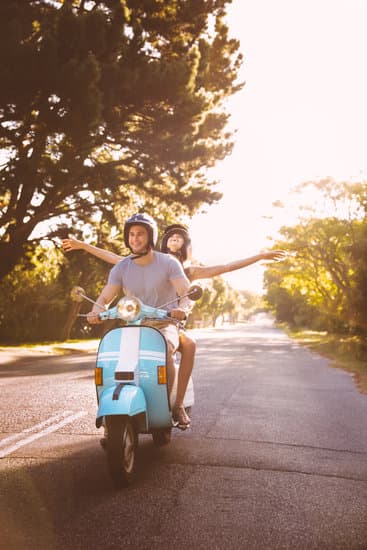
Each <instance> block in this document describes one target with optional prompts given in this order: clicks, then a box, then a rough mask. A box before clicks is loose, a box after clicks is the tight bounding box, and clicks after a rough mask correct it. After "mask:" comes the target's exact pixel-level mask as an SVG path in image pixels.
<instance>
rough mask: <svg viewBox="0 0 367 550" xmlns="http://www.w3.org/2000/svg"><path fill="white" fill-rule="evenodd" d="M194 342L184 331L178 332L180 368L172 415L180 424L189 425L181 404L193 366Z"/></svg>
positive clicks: (188, 419)
mask: <svg viewBox="0 0 367 550" xmlns="http://www.w3.org/2000/svg"><path fill="white" fill-rule="evenodd" d="M195 350H196V343H195V340H193V339H192V338H190V337H189V336H188V335H187V334H186V333H184V332H180V346H179V351H180V352H181V361H180V368H179V370H178V379H177V393H176V401H175V405H174V407H173V413H174V416H175V417H176V418H177V419H178V421H179V424H180V425H182V426H189V425H190V418H189V416H188V415H187V413H186V411H185V408H184V406H183V401H184V397H185V393H186V389H187V386H188V383H189V380H190V376H191V373H192V369H193V367H194V358H195Z"/></svg>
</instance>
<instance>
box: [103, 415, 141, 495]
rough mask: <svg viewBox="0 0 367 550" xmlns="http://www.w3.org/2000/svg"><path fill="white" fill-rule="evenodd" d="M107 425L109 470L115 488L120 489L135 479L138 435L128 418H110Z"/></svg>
mask: <svg viewBox="0 0 367 550" xmlns="http://www.w3.org/2000/svg"><path fill="white" fill-rule="evenodd" d="M106 423H107V448H106V452H107V463H108V469H109V473H110V476H111V478H112V481H113V483H114V485H115V487H116V488H117V489H120V488H122V487H127V486H128V485H129V484H130V483H131V482H132V480H133V479H134V475H135V459H136V447H137V444H136V443H137V435H136V433H135V430H134V426H133V424H132V422H131V420H130V419H129V418H128V417H125V416H109V417H107V418H106Z"/></svg>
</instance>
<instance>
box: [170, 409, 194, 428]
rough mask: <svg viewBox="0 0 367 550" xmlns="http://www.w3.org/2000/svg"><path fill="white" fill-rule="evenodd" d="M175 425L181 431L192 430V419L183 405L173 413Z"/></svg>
mask: <svg viewBox="0 0 367 550" xmlns="http://www.w3.org/2000/svg"><path fill="white" fill-rule="evenodd" d="M172 419H173V425H174V426H176V427H177V428H179V429H180V430H187V428H190V423H191V420H190V417H189V416H188V415H187V413H186V411H185V407H184V406H183V405H181V406H180V407H174V409H173V411H172Z"/></svg>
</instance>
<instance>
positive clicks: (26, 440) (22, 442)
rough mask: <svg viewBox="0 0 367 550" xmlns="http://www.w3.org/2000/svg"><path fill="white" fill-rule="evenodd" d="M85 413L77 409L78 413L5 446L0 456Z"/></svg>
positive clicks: (85, 412)
mask: <svg viewBox="0 0 367 550" xmlns="http://www.w3.org/2000/svg"><path fill="white" fill-rule="evenodd" d="M86 414H88V413H87V411H79V412H78V413H75V414H72V415H71V416H67V417H66V418H64V419H63V420H61V421H60V422H58V423H57V424H52V425H51V426H49V427H48V428H45V429H44V430H41V431H40V432H36V433H34V434H32V435H30V436H28V437H26V438H24V439H21V440H20V441H18V442H17V443H15V444H14V445H11V446H10V447H5V449H3V450H2V451H0V458H4V457H5V456H7V455H9V454H11V453H13V452H14V451H16V450H17V449H19V448H20V447H24V446H25V445H28V444H29V443H32V442H33V441H36V440H37V439H40V438H41V437H44V436H45V435H47V434H50V433H52V432H56V430H58V429H60V428H62V427H63V426H66V424H70V423H71V422H74V420H77V419H78V418H81V417H82V416H85V415H86ZM46 422H47V421H46ZM43 424H44V423H43Z"/></svg>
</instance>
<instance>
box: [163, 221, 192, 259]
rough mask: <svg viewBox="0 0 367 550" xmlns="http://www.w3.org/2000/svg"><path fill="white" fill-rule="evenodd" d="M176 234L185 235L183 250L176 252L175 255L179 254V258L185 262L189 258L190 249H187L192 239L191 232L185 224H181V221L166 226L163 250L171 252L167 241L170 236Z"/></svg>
mask: <svg viewBox="0 0 367 550" xmlns="http://www.w3.org/2000/svg"><path fill="white" fill-rule="evenodd" d="M175 234H177V235H181V237H183V239H184V244H183V245H182V248H181V250H179V251H178V252H177V253H176V254H175V256H177V257H178V259H179V260H180V261H181V262H184V261H185V260H187V257H188V250H187V249H188V248H189V246H190V245H191V239H190V235H189V232H188V230H187V227H185V226H184V225H181V224H179V223H174V224H172V225H169V226H168V227H166V229H165V231H164V233H163V237H162V242H161V252H164V253H165V254H167V253H171V252H170V251H169V250H168V247H167V242H168V239H169V238H170V237H172V235H175Z"/></svg>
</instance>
